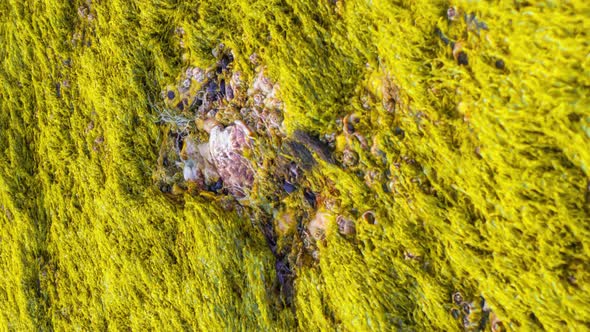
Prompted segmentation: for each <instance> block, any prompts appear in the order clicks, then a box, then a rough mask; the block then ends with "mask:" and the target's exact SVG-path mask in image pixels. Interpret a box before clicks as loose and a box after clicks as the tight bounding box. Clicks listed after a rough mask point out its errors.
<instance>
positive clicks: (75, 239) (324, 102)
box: [0, 0, 590, 330]
mask: <svg viewBox="0 0 590 332" xmlns="http://www.w3.org/2000/svg"><path fill="white" fill-rule="evenodd" d="M450 5H453V6H456V7H457V8H458V10H459V11H460V12H462V13H471V12H473V13H475V15H476V17H477V18H478V20H480V21H482V22H485V23H486V25H487V26H488V27H489V30H488V31H485V30H481V31H477V29H473V28H472V27H469V26H468V24H467V23H466V22H465V21H464V20H461V19H459V20H457V21H453V22H452V23H449V22H448V21H447V19H446V11H447V8H448V7H449V6H450ZM80 8H82V9H84V8H86V9H85V10H82V11H80V10H79V9H80ZM89 14H91V15H92V16H91V17H90V18H89V16H88V15H89ZM0 17H1V18H0V22H1V25H0V38H1V39H0V45H3V47H2V48H0V58H2V59H3V60H2V66H1V67H0V77H1V82H2V84H1V86H0V109H1V112H0V125H1V127H0V133H1V134H0V147H1V148H2V152H3V153H2V154H1V155H0V170H1V171H0V208H1V210H2V213H0V215H1V218H2V225H3V226H2V233H1V235H0V246H1V248H2V250H1V261H0V262H1V263H0V264H1V266H2V270H3V271H4V273H3V275H2V277H1V281H0V285H1V286H0V289H2V292H0V312H1V313H2V314H1V315H0V317H1V318H0V319H1V323H0V324H1V325H2V326H4V327H6V328H7V329H9V330H31V329H40V330H52V329H55V330H71V329H89V330H90V329H92V330H102V329H112V330H123V329H134V330H143V329H157V330H181V329H199V330H226V329H231V330H236V329H242V330H246V329H248V330H250V329H262V330H277V329H281V330H282V329H285V330H286V329H291V328H293V327H296V326H297V327H299V328H300V329H302V330H304V329H311V330H318V329H321V330H329V329H333V328H334V327H336V328H337V329H341V330H368V329H375V330H391V329H400V330H459V329H461V322H459V321H456V320H454V319H453V317H452V315H451V314H450V313H449V310H450V309H451V307H452V301H451V294H453V293H454V292H455V291H460V292H461V293H462V294H463V295H464V297H465V298H466V299H470V300H475V299H477V298H478V297H479V296H480V295H482V296H484V297H485V299H486V300H487V302H488V304H489V306H490V307H491V308H492V309H493V311H494V313H495V314H497V315H498V317H499V318H500V320H501V321H502V322H503V323H504V325H505V326H506V327H508V328H509V329H518V330H539V329H546V330H568V329H569V330H583V329H587V328H588V324H589V321H590V309H589V308H590V306H589V297H588V294H589V290H588V285H589V270H588V260H589V255H590V253H589V251H588V250H589V249H588V245H589V243H588V239H590V236H589V235H590V234H589V232H590V230H589V226H588V225H589V223H588V222H589V216H588V214H589V213H590V205H589V204H590V201H589V200H588V198H587V197H588V190H589V189H588V181H589V180H588V179H589V177H590V175H589V170H588V165H589V163H590V136H589V135H588V128H589V127H590V114H589V111H588V110H589V109H590V101H589V97H588V96H590V93H589V88H588V87H589V86H590V82H589V78H590V72H589V70H590V64H589V60H588V59H589V58H588V50H589V49H590V47H589V45H588V44H589V42H588V36H587V31H588V30H589V28H590V7H589V6H588V5H587V4H586V3H585V2H583V1H571V2H567V3H565V2H564V3H561V2H552V1H547V2H536V3H531V2H519V1H516V2H514V1H499V2H496V3H493V4H489V3H480V2H472V1H453V2H452V3H449V2H447V1H433V2H431V1H381V0H375V1H336V2H335V3H334V2H333V1H321V2H319V3H318V4H316V3H312V2H304V1H278V0H275V1H242V0H240V1H231V2H230V1H228V2H222V1H221V2H219V1H217V2H215V1H199V2H192V1H161V2H158V3H156V4H154V3H148V2H144V1H132V2H124V1H109V2H96V3H92V4H90V5H87V4H85V3H83V2H79V3H75V2H59V1H24V2H20V1H16V0H10V1H5V2H2V3H0ZM177 27H182V28H183V29H184V30H185V31H186V36H185V37H184V48H183V47H181V46H180V43H179V37H178V35H177V34H175V29H176V28H177ZM436 28H438V29H440V30H441V31H442V32H443V33H444V34H445V36H448V38H450V39H452V40H454V41H460V42H461V43H462V47H463V50H464V51H465V52H466V54H467V55H468V59H469V64H468V66H460V65H459V64H458V63H457V62H456V60H455V59H454V57H453V54H452V49H451V47H450V46H449V45H445V43H444V42H443V41H442V40H441V39H440V38H439V37H438V36H437V35H436V33H435V29H436ZM220 42H223V43H224V44H225V45H227V46H228V47H229V48H231V49H232V50H234V52H235V54H236V62H235V66H236V68H237V69H239V70H242V71H243V72H244V74H245V76H246V78H247V79H251V78H252V77H253V75H254V71H253V69H252V66H251V65H249V63H248V57H249V55H250V54H252V53H253V52H256V53H257V54H258V55H259V58H260V62H262V63H263V64H264V65H265V66H266V67H267V69H268V73H269V74H268V75H269V76H270V77H271V78H272V79H273V80H274V81H277V82H279V84H280V85H281V98H282V100H283V101H284V103H285V114H284V116H285V123H284V125H285V127H286V128H287V130H288V131H289V132H290V133H291V132H293V131H295V130H296V129H302V130H306V131H308V132H311V133H315V134H318V135H324V134H330V133H332V132H338V133H340V131H341V128H340V126H339V125H338V123H337V121H336V120H337V119H338V118H342V117H343V116H345V115H346V114H350V113H352V112H355V113H356V114H358V115H359V117H360V118H361V121H360V124H359V125H358V126H357V130H358V132H359V133H360V134H362V135H363V136H364V137H366V138H367V140H368V141H369V145H374V146H376V149H379V150H381V151H382V152H383V153H384V154H383V155H384V157H376V156H375V155H374V153H372V151H371V149H365V148H363V147H362V144H361V142H359V141H358V140H355V139H348V141H347V142H346V145H348V147H349V148H350V149H353V150H354V151H355V152H356V153H358V155H359V160H360V163H359V165H357V166H356V167H352V168H341V167H338V166H336V165H332V164H329V163H325V162H319V166H317V167H316V168H314V170H313V172H312V173H313V174H311V175H310V181H311V183H312V184H313V187H314V190H317V191H318V192H321V191H322V188H324V187H325V186H326V183H328V182H330V183H333V186H334V187H335V189H336V190H337V191H338V192H339V193H340V194H339V195H338V197H339V199H340V200H341V203H340V206H339V207H338V213H342V214H348V215H349V217H350V218H352V219H354V220H355V221H356V229H357V234H356V236H355V237H354V238H353V239H348V238H344V237H341V236H339V235H338V233H337V226H336V225H335V224H331V226H330V229H329V230H328V234H327V238H326V243H325V245H320V246H319V257H320V258H319V262H318V263H317V264H314V265H312V266H302V267H300V268H298V269H296V271H295V272H296V278H295V298H294V306H293V308H283V306H282V304H281V303H277V296H276V294H273V292H274V288H275V287H274V283H275V281H274V274H273V269H274V257H273V256H272V254H271V252H270V251H269V249H268V248H267V246H266V244H265V242H264V238H263V236H262V234H260V232H259V230H258V229H257V228H256V227H254V226H253V225H252V223H251V222H250V221H249V220H247V219H244V218H241V217H240V216H239V215H237V214H236V213H228V212H224V211H223V210H222V209H220V208H219V206H218V205H216V204H212V203H211V200H209V199H207V198H206V197H190V196H186V197H184V203H182V204H180V203H178V201H176V200H173V199H170V198H169V197H167V196H166V195H164V194H162V193H161V192H159V191H158V190H157V188H155V186H154V183H153V181H152V175H153V171H154V167H155V165H156V164H157V159H158V155H159V149H160V145H161V143H162V139H163V138H162V137H163V133H162V132H161V128H160V127H159V126H158V125H157V124H155V123H154V121H153V119H154V117H156V116H157V114H153V112H154V111H153V109H151V108H150V107H149V100H148V98H149V97H153V96H157V95H159V92H160V91H161V90H162V89H163V88H164V87H165V86H166V85H167V84H170V83H171V82H173V81H174V79H175V78H176V77H177V76H178V74H179V73H180V72H182V71H183V70H184V69H185V68H186V67H187V66H188V65H199V66H208V65H211V64H212V63H213V62H214V57H213V55H212V54H211V50H212V49H213V48H214V47H215V46H216V45H218V44H219V43H220ZM498 60H502V61H504V63H505V68H504V69H501V68H497V66H496V65H495V63H496V61H498ZM396 127H398V128H400V129H402V130H403V132H404V135H396V131H395V130H393V129H394V128H396ZM370 169H374V170H376V171H377V172H380V174H383V175H384V176H386V177H387V182H388V183H391V186H390V187H391V188H393V190H386V189H387V186H386V188H384V187H383V186H381V185H379V183H378V182H377V183H372V182H370V181H369V182H368V183H367V182H366V181H365V175H366V173H368V172H367V170H370ZM387 174H389V175H387ZM303 204H304V202H303V201H302V198H300V201H297V200H296V198H293V202H289V205H290V206H292V207H299V206H303ZM367 210H372V211H374V212H375V215H376V223H374V224H369V223H366V222H365V221H364V220H363V219H362V217H361V214H362V212H364V211H367ZM355 211H356V212H355ZM412 257H413V258H412Z"/></svg>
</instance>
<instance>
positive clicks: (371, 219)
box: [362, 210, 377, 225]
mask: <svg viewBox="0 0 590 332" xmlns="http://www.w3.org/2000/svg"><path fill="white" fill-rule="evenodd" d="M362 218H363V220H364V221H366V222H367V223H368V224H369V225H375V224H376V223H377V218H376V217H375V212H373V211H372V210H369V211H366V212H365V213H363V215H362Z"/></svg>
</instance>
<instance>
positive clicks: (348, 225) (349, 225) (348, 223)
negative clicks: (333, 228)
mask: <svg viewBox="0 0 590 332" xmlns="http://www.w3.org/2000/svg"><path fill="white" fill-rule="evenodd" d="M336 223H337V224H338V232H339V233H340V234H342V235H354V234H355V233H356V227H355V225H354V221H352V220H350V219H348V218H345V217H343V216H341V215H340V216H338V217H337V218H336Z"/></svg>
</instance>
